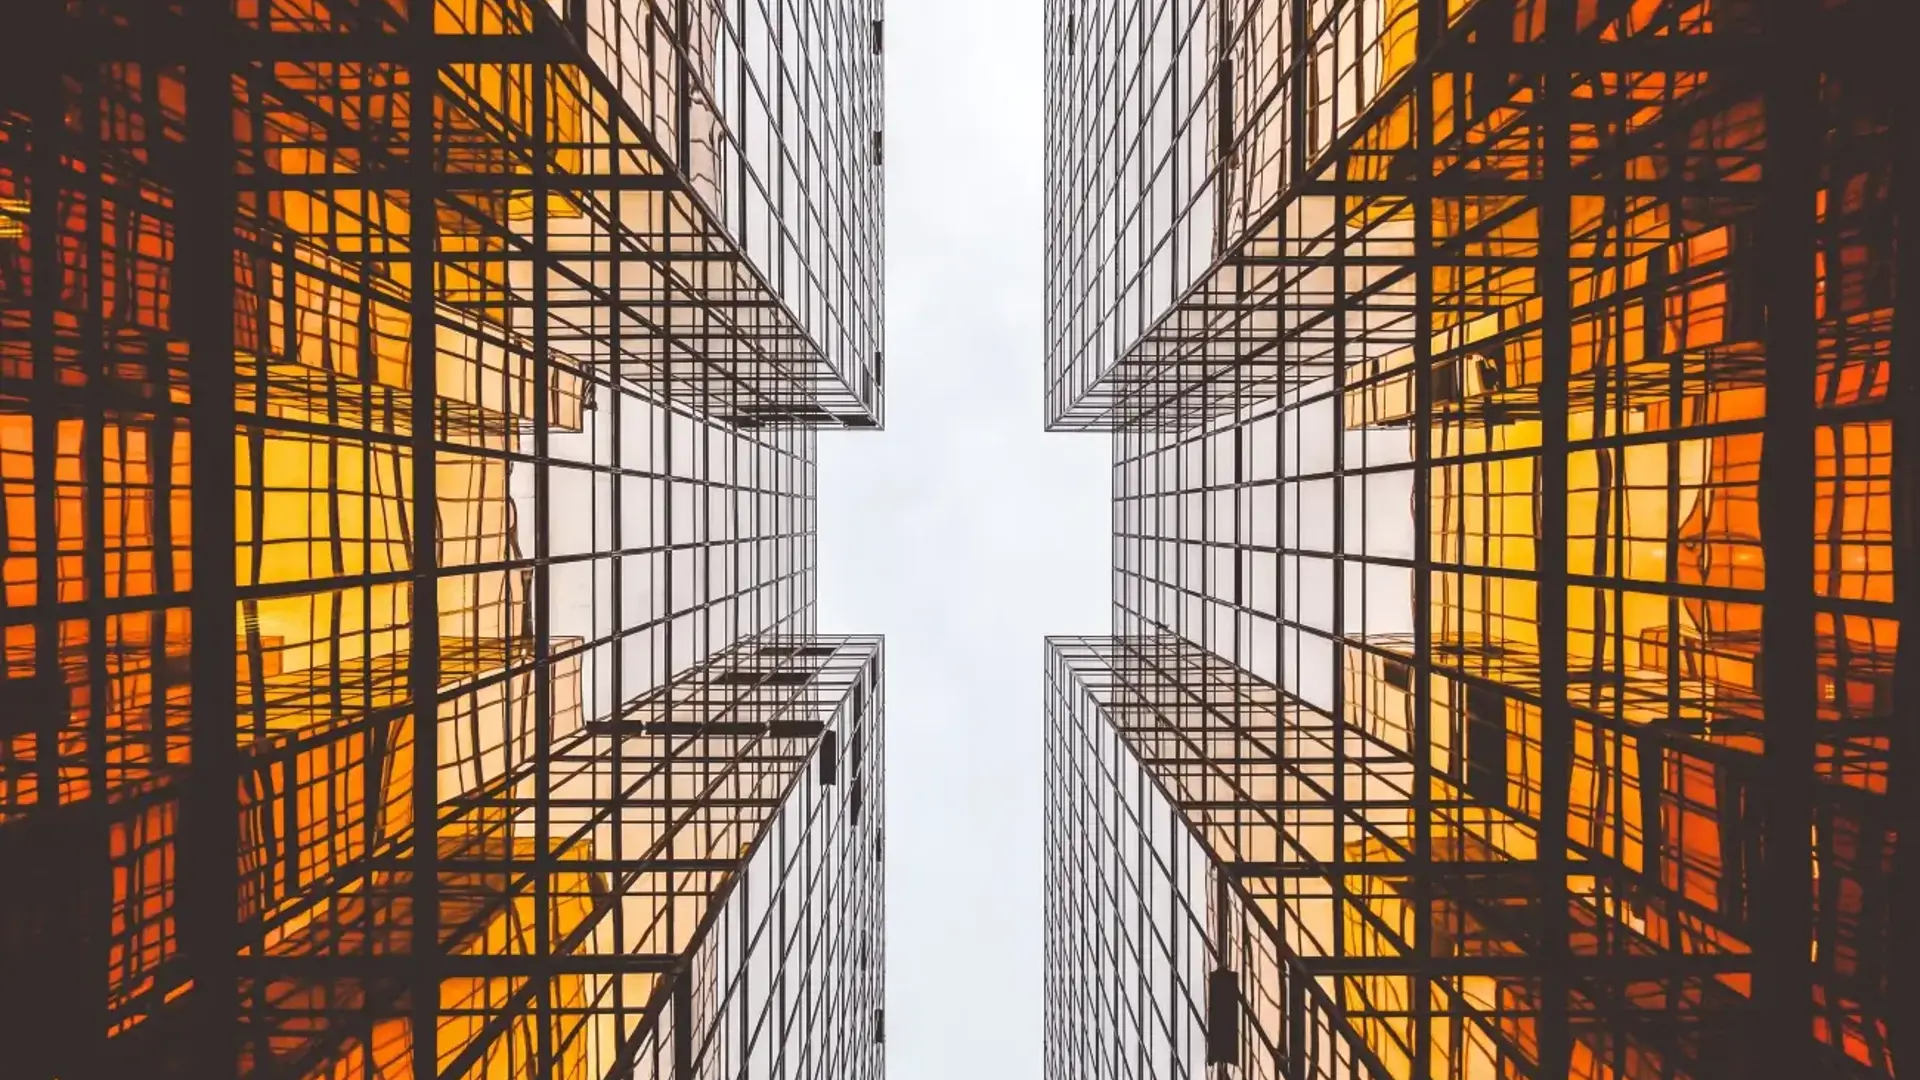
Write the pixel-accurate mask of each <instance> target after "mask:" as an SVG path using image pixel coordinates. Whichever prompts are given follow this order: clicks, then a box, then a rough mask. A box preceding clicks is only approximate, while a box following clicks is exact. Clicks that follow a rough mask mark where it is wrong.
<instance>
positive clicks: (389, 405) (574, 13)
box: [0, 0, 885, 1080]
mask: <svg viewBox="0 0 1920 1080" xmlns="http://www.w3.org/2000/svg"><path fill="white" fill-rule="evenodd" d="M16 9H17V10H16ZM880 19H881V12H880V7H879V4H878V3H877V0H874V2H867V0H809V2H804V3H782V4H763V3H759V2H755V0H750V2H748V3H744V4H735V3H728V4H720V3H717V2H710V0H678V2H655V0H553V2H551V3H549V2H546V0H238V2H236V0H154V2H146V0H139V2H135V0H74V2H65V0H30V2H23V3H21V4H18V5H10V6H9V10H8V14H7V22H8V29H7V33H6V34H5V35H0V625H3V626H4V633H5V640H4V646H5V647H4V652H3V653H0V676H4V683H5V689H4V696H3V697H0V1075H4V1076H7V1077H9V1078H12V1077H21V1078H23V1080H55V1078H60V1080H76V1078H79V1080H85V1078H93V1077H113V1076H129V1075H141V1076H164V1077H173V1076H178V1077H192V1078H196V1080H198V1078H208V1077H218V1076H227V1075H239V1076H250V1077H287V1078H301V1080H305V1078H327V1080H374V1078H379V1080H392V1078H400V1077H409V1078H413V1080H422V1078H427V1077H447V1078H454V1077H471V1078H476V1080H477V1078H480V1077H485V1078H488V1080H518V1078H527V1080H534V1078H539V1080H546V1078H566V1080H599V1078H602V1077H623V1078H624V1077H634V1078H642V1077H658V1078H661V1080H667V1078H673V1080H683V1078H684V1080H691V1078H695V1077H701V1078H705V1077H720V1076H727V1077H753V1078H763V1077H764V1078H768V1080H775V1078H778V1080H786V1078H793V1080H800V1078H812V1077H819V1078H833V1080H841V1078H855V1080H860V1078H877V1077H879V1076H880V1075H882V1072H883V1068H884V1055H883V1046H882V1039H883V1034H884V1027H883V1024H884V1016H883V1014H882V1012H881V1010H882V1007H883V999H882V986H883V980H882V971H883V955H884V951H883V947H882V941H881V938H880V934H881V925H882V921H881V898H882V889H881V885H882V880H883V879H882V869H881V862H882V858H883V854H884V848H883V845H882V841H881V832H880V818H881V808H882V806H883V795H884V785H883V782H882V777H881V772H880V763H881V761H882V750H883V747H884V724H883V716H884V711H885V693H884V687H883V680H882V667H883V649H882V644H881V642H880V640H879V639H878V638H847V637H824V636H821V635H820V634H819V633H818V632H817V627H816V619H815V588H816V579H815V554H814V530H815V511H814V486H815V481H814V472H815V470H814V461H815V442H816V431H817V430H820V429H840V428H872V427H878V426H880V425H881V423H882V421H883V415H884V414H883V398H884V391H883V380H882V377H881V373H882V365H883V363H884V358H883V356H882V354H881V352H880V342H881V308H882V303H881V302H882V283H881V239H882V238H881V191H882V184H881V175H882V174H881V165H880V160H879V155H880V148H881V137H882V132H881V129H880V124H881V102H880V95H881V59H880V46H881V38H880V30H881V22H880Z"/></svg>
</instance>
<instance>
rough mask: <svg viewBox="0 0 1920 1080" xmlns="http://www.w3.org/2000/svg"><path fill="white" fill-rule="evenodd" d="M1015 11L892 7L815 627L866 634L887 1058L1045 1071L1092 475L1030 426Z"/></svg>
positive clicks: (928, 1072) (1098, 607)
mask: <svg viewBox="0 0 1920 1080" xmlns="http://www.w3.org/2000/svg"><path fill="white" fill-rule="evenodd" d="M1041 14H1042V6H1041V4H1040V3H1038V2H1037V0H971V2H968V3H960V4H956V3H944V2H939V0H895V2H893V3H891V4H889V5H888V11H887V22H886V49H887V55H886V66H887V129H886V148H887V203H888V213H887V225H888V234H887V346H886V354H887V381H888V385H887V431H886V432H885V433H883V434H879V435H873V434H842V435H828V436H823V437H822V439H821V454H820V471H819V485H820V509H819V513H820V533H819V535H820V548H819V557H820V604H821V616H820V629H821V631H822V632H823V633H856V632H858V633H872V632H878V633H884V634H886V635H887V738H888V755H887V826H886V829H887V905H888V910H887V954H888V966H887V982H888V989H887V1001H888V1004H887V1058H888V1071H889V1072H890V1073H891V1074H892V1075H893V1076H895V1077H899V1078H901V1080H948V1078H953V1080H959V1078H962V1077H964V1078H967V1080H977V1078H979V1077H983V1076H987V1077H993V1078H994V1080H1029V1078H1032V1080H1038V1078H1039V1076H1040V1075H1041V1058H1040V1044H1041V1041H1040V1035H1041V984H1040V972H1041V947H1042V946H1041V914H1042V912H1041V892H1040V880H1041V879H1040V851H1041V845H1040V838H1041V803H1040V790H1041V718H1042V701H1041V692H1040V687H1041V656H1042V654H1041V639H1042V637H1043V636H1045V635H1046V634H1050V633H1053V634H1070V633H1102V632H1104V631H1105V629H1106V627H1107V622H1108V615H1107V611H1108V609H1107V603H1108V592H1109V586H1108V575H1109V567H1110V556H1109V553H1108V542H1109V541H1108V537H1109V513H1108V506H1109V503H1108V498H1109V460H1110V457H1109V455H1110V448H1109V444H1108V440H1107V438H1106V437H1104V436H1099V435H1079V436H1073V435H1048V434H1045V433H1044V432H1043V431H1042V430H1041V409H1042V403H1041V367H1042V363H1041V330H1042V297H1041V283H1042V266H1041V259H1042V239H1041V237H1042V231H1041V213H1042V211H1041V202H1042V189H1041V177H1042V166H1041V109H1042V94H1041V74H1042V73H1041Z"/></svg>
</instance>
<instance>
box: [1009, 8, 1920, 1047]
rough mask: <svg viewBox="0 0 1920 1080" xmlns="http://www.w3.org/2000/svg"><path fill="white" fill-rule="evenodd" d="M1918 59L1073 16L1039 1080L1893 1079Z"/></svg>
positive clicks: (1340, 12) (1053, 172)
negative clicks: (1913, 67) (1082, 609)
mask: <svg viewBox="0 0 1920 1080" xmlns="http://www.w3.org/2000/svg"><path fill="white" fill-rule="evenodd" d="M1893 12H1894V6H1893V5H1888V4H1883V3H1875V2H1872V0H1840V2H1833V3H1823V4H1820V3H1799V2H1783V3H1766V4H1761V3H1753V2H1748V0H1446V2H1439V0H1324V2H1322V0H1315V2H1308V0H1195V2H1192V3H1179V2H1171V0H1170V2H1167V3H1158V4H1148V5H1134V4H1119V3H1112V2H1107V0H1054V2H1052V3H1050V5H1049V8H1048V18H1047V27H1048V30H1047V33H1048V42H1047V80H1048V86H1047V93H1048V119H1047V131H1048V147H1047V160H1048V169H1049V171H1048V178H1047V185H1048V186H1047V191H1048V199H1049V212H1048V215H1047V218H1048V222H1049V233H1048V237H1047V267H1048V285H1047V288H1048V312H1049V321H1048V327H1047V342H1048V353H1047V376H1048V379H1047V416H1048V422H1049V425H1050V426H1051V427H1053V428H1055V429H1060V430H1083V431H1102V432H1111V433H1112V438H1113V444H1114V454H1115V456H1114V472H1113V485H1114V509H1113V521H1114V531H1115V536H1114V545H1113V551H1114V561H1115V566H1114V597H1113V602H1114V613H1113V635H1112V636H1111V637H1108V638H1101V639H1062V640H1056V641H1054V642H1052V643H1051V644H1050V647H1049V652H1048V700H1047V708H1048V734H1047V739H1048V750H1047V756H1048V763H1047V770H1048V772H1047V775H1048V779H1049V791H1048V805H1047V816H1048V823H1047V872H1048V881H1047V898H1048V899H1047V905H1048V907H1047V920H1048V922H1047V930H1048V933H1047V994H1048V1012H1047V1031H1048V1067H1049V1075H1050V1076H1055V1077H1061V1078H1067V1077H1076V1078H1077V1077H1088V1078H1093V1077H1110V1076H1133V1077H1145V1076H1153V1077H1169V1076H1198V1075H1201V1074H1202V1073H1203V1072H1206V1071H1207V1070H1208V1069H1210V1068H1213V1069H1217V1071H1215V1072H1207V1075H1217V1076H1223V1077H1225V1076H1234V1077H1239V1076H1246V1077H1290V1078H1292V1077H1333V1076H1339V1077H1370V1078H1372V1077H1379V1078H1386V1077H1392V1078H1405V1077H1423V1078H1424V1077H1449V1078H1454V1077H1508V1076H1529V1077H1556V1078H1557V1077H1563V1076H1577V1077H1620V1078H1627V1077H1633V1078H1639V1077H1682V1076H1684V1077H1719V1076H1729V1077H1730V1076H1762V1075H1764V1076H1776V1075H1777V1076H1789V1075H1791V1076H1803V1075H1809V1076H1810V1075H1843V1076H1891V1075H1893V1074H1894V1051H1895V1049H1896V1043H1897V1041H1898V1040H1899V1039H1900V1037H1901V1033H1902V1031H1912V1030H1915V1023H1914V1019H1915V1018H1914V1017H1912V1016H1911V1014H1905V1013H1901V1012H1900V1011H1898V1010H1899V1009H1901V1008H1903V1007H1904V1006H1901V1005H1900V1004H1899V1002H1901V1001H1902V1000H1904V998H1905V997H1910V996H1912V995H1911V984H1910V983H1908V984H1907V986H1906V988H1905V989H1906V993H1905V994H1903V993H1902V992H1901V991H1902V985H1901V981H1902V980H1903V979H1909V978H1910V975H1909V974H1908V973H1909V972H1910V971H1911V970H1913V963H1912V960H1913V953H1912V948H1913V946H1912V938H1911V936H1909V935H1906V934H1904V933H1902V932H1900V931H1899V930H1898V929H1897V920H1895V919H1894V918H1893V917H1892V915H1893V912H1895V911H1896V910H1898V908H1897V907H1896V905H1897V904H1898V903H1899V901H1898V900H1897V899H1896V898H1897V897H1899V896H1902V895H1908V894H1909V893H1908V892H1903V891H1902V890H1909V891H1910V890H1911V888H1912V885H1911V884H1910V883H1909V882H1910V881H1911V875H1912V869H1911V863H1912V860H1911V859H1910V858H1908V859H1907V860H1906V861H1905V862H1904V863H1903V862H1902V861H1901V860H1900V858H1899V854H1900V853H1899V852H1898V850H1897V849H1896V847H1895V842H1894V841H1895V836H1896V834H1897V833H1898V831H1899V830H1900V829H1902V828H1906V829H1907V830H1908V831H1911V830H1912V829H1913V828H1914V824H1913V822H1914V817H1913V793H1914V790H1915V785H1916V784H1920V779H1916V778H1915V777H1913V776H1912V775H1911V772H1912V768H1913V766H1912V754H1913V749H1912V747H1913V737H1912V733H1911V732H1910V731H1907V730H1906V729H1907V728H1909V727H1911V725H1910V724H1902V723H1900V721H1902V720H1904V719H1906V718H1909V717H1911V716H1912V715H1913V714H1914V706H1913V702H1914V701H1915V700H1916V699H1920V684H1916V682H1915V678H1916V675H1915V673H1916V672H1920V665H1917V664H1916V662H1915V658H1914V656H1913V655H1912V654H1913V648H1912V646H1911V643H1910V642H1908V641H1904V640H1903V639H1902V638H1901V637H1900V635H1899V630H1900V626H1901V623H1902V622H1903V621H1905V620H1907V619H1908V618H1909V617H1910V616H1911V610H1910V609H1911V608H1912V607H1913V605H1914V603H1915V601H1914V595H1915V592H1916V590H1915V589H1914V588H1913V587H1911V586H1912V582H1913V581H1914V580H1915V578H1914V575H1915V574H1916V573H1920V565H1916V538H1915V536H1914V535H1913V532H1912V524H1911V516H1910V514H1907V515H1904V516H1903V515H1902V514H1900V513H1896V507H1897V506H1898V505H1900V501H1899V500H1902V499H1910V498H1911V496H1910V495H1908V494H1902V493H1906V492H1911V490H1912V488H1913V485H1914V483H1915V482H1916V479H1917V478H1920V462H1917V461H1916V459H1915V458H1914V455H1913V452H1912V447H1913V444H1914V443H1915V442H1916V441H1920V440H1916V439H1914V438H1911V437H1908V436H1910V435H1911V432H1912V429H1913V427H1914V425H1915V424H1917V423H1920V396H1917V394H1916V385H1920V384H1916V383H1915V381H1914V380H1913V378H1912V376H1911V372H1912V371H1913V370H1914V364H1915V362H1914V361H1913V360H1912V359H1911V358H1908V357H1905V353H1907V352H1910V351H1911V343H1910V341H1908V340H1907V339H1906V338H1902V337H1900V336H1899V334H1898V326H1899V323H1900V319H1899V316H1898V311H1899V310H1901V305H1900V299H1901V297H1900V295H1899V294H1898V291H1897V289H1896V279H1897V276H1898V273H1897V271H1898V269H1899V264H1900V263H1901V262H1903V261H1905V260H1903V259H1901V258H1900V257H1899V253H1898V250H1897V248H1896V245H1895V243H1894V237H1895V236H1896V235H1898V228H1899V225H1900V220H1901V218H1900V214H1899V210H1900V209H1901V208H1902V207H1903V206H1904V205H1905V204H1904V203H1903V202H1902V201H1901V192H1902V191H1903V188H1902V187H1901V186H1900V185H1901V184H1908V186H1910V184H1909V183H1908V178H1904V177H1897V176H1896V174H1895V164H1896V161H1898V160H1902V159H1901V158H1900V150H1899V147H1901V146H1903V145H1905V144H1906V143H1907V142H1910V140H1911V134H1910V133H1908V132H1904V131H1903V130H1902V128H1901V126H1900V123H1901V119H1902V117H1901V116H1899V115H1896V112H1895V105H1894V102H1896V101H1898V100H1903V99H1904V98H1903V95H1902V93H1901V92H1900V88H1899V86H1898V85H1897V80H1898V78H1899V76H1898V74H1897V73H1898V71H1899V70H1900V69H1901V63H1902V62H1900V61H1898V60H1897V58H1896V57H1894V56H1893V55H1892V54H1891V53H1890V52H1889V51H1888V50H1886V49H1885V48H1884V47H1883V42H1884V41H1885V40H1886V35H1887V34H1889V33H1890V32H1891V27H1892V26H1893V20H1894V14H1893ZM1909 322H1910V320H1909ZM1908 336H1909V337H1910V336H1911V335H1908ZM1902 372H1906V374H1902ZM1903 653H1904V654H1905V655H1903Z"/></svg>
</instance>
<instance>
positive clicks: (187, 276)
mask: <svg viewBox="0 0 1920 1080" xmlns="http://www.w3.org/2000/svg"><path fill="white" fill-rule="evenodd" d="M190 11H191V13H192V15H191V21H192V24H193V33H194V39H195V49H196V56H195V57H194V59H193V60H192V61H191V62H189V63H188V64H187V65H186V83H187V86H186V92H187V143H186V146H185V150H186V152H185V153H184V154H183V155H182V157H181V159H180V160H181V162H182V170H181V173H182V180H183V181H184V182H183V183H182V184H181V185H180V188H179V192H180V196H179V198H180V229H179V248H178V250H179V263H178V265H179V267H180V269H181V271H182V273H181V274H180V275H179V278H178V279H177V283H178V287H179V290H180V292H179V297H180V299H181V300H182V301H184V305H183V306H184V311H183V314H184V316H185V317H184V319H183V320H182V321H183V323H184V326H185V328H186V330H187V332H188V334H189V335H190V337H189V342H188V356H189V359H190V361H191V377H190V388H191V391H192V398H191V404H190V405H189V418H190V423H191V425H192V433H193V435H192V439H193V442H192V459H191V461H192V464H191V475H192V484H193V502H192V530H193V589H192V597H191V600H190V605H191V620H192V634H193V638H192V640H193V651H192V658H191V660H190V667H189V677H190V679H191V682H192V712H191V716H192V726H191V735H190V744H191V751H190V752H191V760H192V763H193V764H192V771H191V774H190V775H191V779H190V780H189V781H188V783H187V784H186V785H185V788H184V790H183V793H182V799H181V822H180V871H181V873H180V883H179V888H180V931H181V945H182V951H183V953H184V954H185V955H186V956H187V957H189V958H190V960H189V962H190V964H191V969H192V978H193V980H194V992H193V998H194V999H196V1001H195V1009H196V1012H197V1014H198V1015H197V1017H196V1021H197V1022H196V1023H195V1024H194V1027H195V1038H194V1041H193V1055H194V1057H195V1058H196V1060H197V1061H198V1066H199V1067H198V1069H197V1070H196V1071H198V1072H200V1073H201V1074H202V1075H205V1076H222V1075H227V1074H230V1073H231V1072H232V1071H233V1070H234V1068H235V1062H236V1061H237V1060H238V1051H239V1039H238V1036H239V1031H238V1020H239V997H238V978H237V975H238V972H237V967H236V954H237V951H238V948H239V926H238V918H237V916H238V910H237V908H236V905H235V897H236V896H237V895H238V892H239V870H238V865H239V863H238V855H239V844H240V835H239V815H238V805H237V801H236V791H237V784H238V778H239V753H238V746H237V734H238V731H237V717H236V715H235V701H234V683H233V677H234V662H235V646H234V643H235V640H236V634H237V630H238V621H237V619H236V618H235V598H234V573H235V552H234V540H235V535H234V505H233V484H234V465H235V455H234V449H233V435H232V433H233V431H234V424H235V408H234V392H235V370H234V348H235V344H236V342H235V335H234V330H233V320H234V291H235V289H236V287H237V281H236V276H235V274H234V268H233V259H234V224H235V222H234V216H235V201H236V198H237V194H238V193H237V189H236V184H235V180H234V176H235V161H234V145H233V125H232V123H231V122H230V120H229V116H230V114H231V112H232V107H233V102H232V95H233V87H232V75H233V64H234V61H235V56H234V53H233V51H232V36H231V30H232V26H231V18H232V16H231V14H230V12H229V11H228V8H227V5H226V4H225V3H223V2H222V0H201V2H200V3H198V4H196V5H195V6H194V7H192V8H191V9H190Z"/></svg>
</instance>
